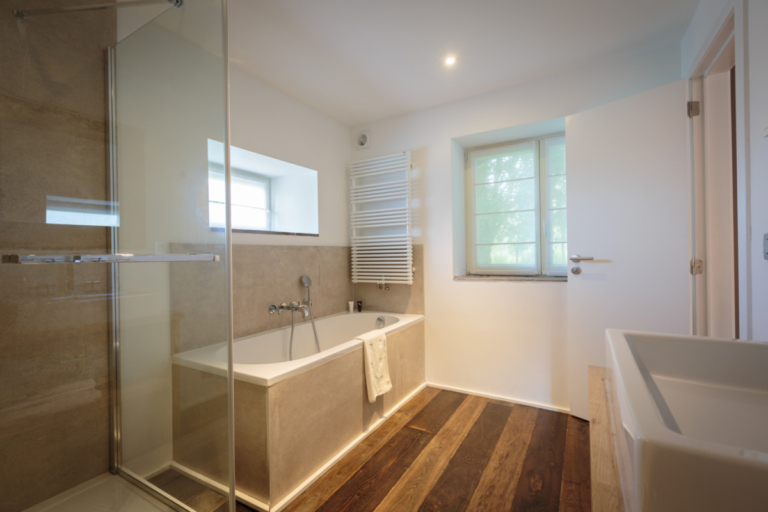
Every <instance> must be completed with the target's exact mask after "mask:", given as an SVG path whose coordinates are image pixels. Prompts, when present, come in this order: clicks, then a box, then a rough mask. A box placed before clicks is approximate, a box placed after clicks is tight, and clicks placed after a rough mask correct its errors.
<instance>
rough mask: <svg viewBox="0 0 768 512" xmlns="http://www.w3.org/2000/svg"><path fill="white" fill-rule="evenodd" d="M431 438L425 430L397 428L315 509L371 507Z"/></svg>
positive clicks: (325, 511) (326, 511)
mask: <svg viewBox="0 0 768 512" xmlns="http://www.w3.org/2000/svg"><path fill="white" fill-rule="evenodd" d="M433 437H434V436H433V434H431V433H429V432H426V431H424V430H416V429H413V428H407V427H406V428H402V429H400V430H399V431H398V432H397V433H396V434H395V435H394V436H393V437H392V439H391V440H390V441H389V442H388V443H387V444H386V445H384V447H382V448H381V449H380V450H379V451H378V452H376V454H375V455H373V457H371V458H370V459H369V460H368V461H367V462H366V463H365V464H363V466H362V467H361V468H360V470H359V471H358V472H357V473H355V475H354V476H353V477H352V478H350V479H349V480H347V482H346V483H345V484H344V485H342V486H341V488H340V489H339V490H338V491H336V492H335V493H333V495H332V496H331V497H330V498H328V500H327V501H326V502H325V503H323V504H322V505H321V506H320V508H318V509H317V510H318V511H321V512H344V511H356V512H357V511H359V512H363V511H372V510H374V509H375V508H376V507H377V505H378V504H379V503H380V502H381V500H382V499H383V498H384V497H385V496H386V495H387V493H388V492H389V490H390V489H392V487H393V486H394V485H395V484H396V483H397V482H398V480H400V478H401V477H402V475H403V473H405V472H406V470H407V469H408V468H409V467H410V466H411V464H412V463H413V461H414V460H416V458H417V457H418V456H419V454H420V453H421V452H422V450H424V447H426V446H427V444H428V443H429V442H430V440H431V439H432V438H433Z"/></svg>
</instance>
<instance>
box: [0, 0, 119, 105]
mask: <svg viewBox="0 0 768 512" xmlns="http://www.w3.org/2000/svg"><path fill="white" fill-rule="evenodd" d="M78 3H86V0H74V1H73V0H25V1H24V2H23V3H22V4H17V5H11V3H9V2H3V8H4V10H6V11H7V13H8V15H6V16H2V17H0V62H2V70H3V72H2V73H0V93H3V94H10V95H13V96H17V97H20V98H26V99H28V100H31V101H35V102H38V103H43V104H46V105H49V106H52V107H56V108H59V109H63V110H69V111H73V112H77V113H80V114H83V115H87V116H90V117H94V118H98V119H103V118H104V113H105V109H104V97H105V94H104V91H105V83H104V82H105V80H104V76H105V73H104V49H105V48H107V47H109V46H113V45H114V44H115V43H116V41H117V13H116V12H115V11H92V12H82V13H77V14H69V15H66V14H65V15H57V16H38V17H35V18H31V17H30V18H29V19H28V20H27V21H22V20H19V19H17V18H15V17H13V16H10V11H9V9H11V8H13V7H17V6H19V7H21V8H24V9H35V8H47V7H55V6H59V5H75V4H78Z"/></svg>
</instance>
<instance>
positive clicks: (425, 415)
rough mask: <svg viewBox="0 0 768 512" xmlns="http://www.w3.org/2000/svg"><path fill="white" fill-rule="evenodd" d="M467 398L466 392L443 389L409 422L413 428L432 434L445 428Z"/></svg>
mask: <svg viewBox="0 0 768 512" xmlns="http://www.w3.org/2000/svg"><path fill="white" fill-rule="evenodd" d="M466 398H467V395H465V394H464V393H456V392H455V391H448V390H446V389H443V390H441V391H440V392H439V393H438V394H437V396H435V398H433V399H432V400H431V401H430V402H429V403H428V404H427V405H426V407H424V408H423V409H422V410H421V411H420V412H419V413H418V414H417V415H416V416H415V417H414V418H413V419H412V420H411V421H410V422H409V423H408V426H409V427H411V428H415V429H419V430H424V431H426V432H430V433H432V434H435V433H437V431H438V430H440V429H441V428H443V425H445V422H446V421H448V418H450V417H451V416H452V415H453V413H454V412H455V411H456V409H458V408H459V406H460V405H461V403H462V402H463V401H464V400H465V399H466Z"/></svg>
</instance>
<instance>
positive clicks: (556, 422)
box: [512, 409, 568, 512]
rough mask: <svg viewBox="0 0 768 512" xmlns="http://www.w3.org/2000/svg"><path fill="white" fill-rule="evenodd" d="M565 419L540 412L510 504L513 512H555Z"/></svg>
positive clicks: (558, 501)
mask: <svg viewBox="0 0 768 512" xmlns="http://www.w3.org/2000/svg"><path fill="white" fill-rule="evenodd" d="M567 425H568V415H566V414H562V413H557V412H552V411H546V410H543V409H542V410H540V411H539V413H538V417H537V418H536V426H535V427H534V429H533V434H532V436H531V442H530V444H529V445H528V451H527V452H526V454H525V461H524V462H523V470H522V473H521V475H520V480H519V481H518V483H517V489H516V490H515V499H514V501H513V502H512V511H513V512H558V509H559V506H560V487H561V479H562V475H563V456H564V452H565V434H566V430H567Z"/></svg>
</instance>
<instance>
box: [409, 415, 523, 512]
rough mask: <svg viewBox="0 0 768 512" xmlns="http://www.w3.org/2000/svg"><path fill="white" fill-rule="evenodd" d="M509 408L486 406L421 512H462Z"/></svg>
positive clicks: (507, 417)
mask: <svg viewBox="0 0 768 512" xmlns="http://www.w3.org/2000/svg"><path fill="white" fill-rule="evenodd" d="M511 412H512V408H511V407H509V405H507V404H504V405H501V404H498V403H489V404H487V405H486V406H485V409H483V412H482V413H481V414H480V417H479V418H477V421H475V424H474V425H472V428H471V429H470V430H469V433H468V434H467V436H466V437H465V438H464V441H463V442H462V443H461V445H460V446H459V449H458V450H456V453H455V454H454V456H453V458H452V459H451V461H450V462H449V463H448V466H447V467H446V468H445V470H444V471H443V474H442V475H440V478H439V480H438V481H437V483H436V484H435V485H434V487H432V490H430V491H429V494H428V495H427V498H426V499H425V500H424V503H422V504H421V507H419V510H420V511H424V512H464V510H466V508H467V506H468V505H469V501H470V499H471V498H472V495H473V494H474V492H475V488H476V487H477V484H478V483H479V482H480V478H481V477H482V475H483V471H484V470H485V468H486V466H487V465H488V462H489V460H490V458H491V455H492V454H493V451H494V448H496V444H497V443H498V441H499V437H501V433H502V431H503V430H504V426H505V425H506V423H507V420H508V419H509V416H510V413H511Z"/></svg>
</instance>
